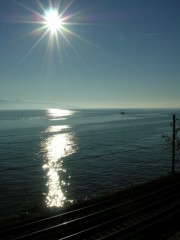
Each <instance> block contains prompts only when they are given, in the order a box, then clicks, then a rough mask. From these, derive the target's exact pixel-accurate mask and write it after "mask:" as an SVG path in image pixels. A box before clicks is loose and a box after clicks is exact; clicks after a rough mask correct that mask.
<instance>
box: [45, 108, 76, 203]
mask: <svg viewBox="0 0 180 240" xmlns="http://www.w3.org/2000/svg"><path fill="white" fill-rule="evenodd" d="M48 112H49V114H50V115H51V116H53V117H64V116H67V115H71V112H70V111H68V110H59V109H49V110H48ZM67 129H70V126H67V125H60V126H50V127H48V128H47V129H46V131H45V132H46V133H51V134H50V136H48V137H47V139H46V140H45V141H44V142H43V143H42V148H43V151H44V152H45V153H46V156H45V160H44V165H43V169H44V171H45V173H46V178H47V183H46V185H47V193H46V204H47V206H48V207H62V206H63V205H64V203H65V201H67V199H66V196H65V192H64V186H65V185H68V183H67V182H65V180H64V179H63V176H62V175H63V174H62V173H63V172H66V169H64V168H63V158H65V157H66V156H68V155H70V154H73V153H74V152H75V149H74V138H73V134H72V133H71V132H70V131H68V132H66V130H67Z"/></svg>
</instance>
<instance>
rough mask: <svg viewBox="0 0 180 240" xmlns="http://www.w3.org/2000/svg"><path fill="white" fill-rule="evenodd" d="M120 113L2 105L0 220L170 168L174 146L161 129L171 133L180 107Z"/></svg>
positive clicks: (109, 189) (108, 189) (149, 177)
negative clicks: (166, 141)
mask: <svg viewBox="0 0 180 240" xmlns="http://www.w3.org/2000/svg"><path fill="white" fill-rule="evenodd" d="M121 111H122V110H117V109H116V110H76V111H75V110H61V109H47V110H1V111H0V202H1V205H0V213H1V214H0V221H3V220H4V219H13V218H17V217H19V216H26V215H27V216H29V215H33V214H36V213H37V212H41V211H43V210H42V209H44V210H45V209H50V208H57V209H59V208H62V207H63V206H64V205H65V204H67V203H76V202H77V201H81V200H85V199H90V198H93V197H96V196H101V195H104V194H108V193H110V192H113V191H117V190H119V189H121V188H125V187H129V186H131V185H136V184H139V183H142V182H145V181H148V180H152V179H154V178H157V177H159V176H162V175H165V174H167V173H168V172H170V171H171V147H170V146H168V145H167V144H165V143H164V141H163V138H162V134H169V136H171V134H172V126H170V123H171V122H172V115H173V113H175V114H176V116H177V117H180V110H168V109H164V110H146V109H139V110H138V109H127V110H126V109H125V110H123V111H124V113H125V114H121ZM178 154H179V153H177V157H178ZM176 169H178V164H177V163H176Z"/></svg>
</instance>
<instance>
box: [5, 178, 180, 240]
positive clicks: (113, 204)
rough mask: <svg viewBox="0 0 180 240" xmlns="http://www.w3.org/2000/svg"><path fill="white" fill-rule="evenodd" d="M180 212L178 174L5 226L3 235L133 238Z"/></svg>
mask: <svg viewBox="0 0 180 240" xmlns="http://www.w3.org/2000/svg"><path fill="white" fill-rule="evenodd" d="M179 215H180V176H179V175H175V176H168V177H165V178H162V179H158V180H156V181H153V182H150V183H146V184H143V185H140V186H137V187H134V188H131V189H127V190H124V191H121V192H119V193H118V194H114V195H111V196H109V197H105V199H102V198H101V199H99V200H97V201H94V202H91V204H90V203H87V204H86V205H84V206H83V207H79V208H77V207H76V208H75V209H74V210H71V211H67V212H64V213H62V214H59V215H56V216H52V217H49V218H45V219H41V220H38V221H34V222H31V223H28V224H24V225H21V226H16V227H13V228H10V229H3V230H2V231H1V232H0V239H7V240H8V239H33V240H34V239H59V240H72V239H78V240H81V239H82V240H83V239H84V240H85V239H86V240H95V239H99V240H109V239H116V240H117V239H131V236H132V234H134V233H135V232H139V233H140V232H143V231H144V230H145V229H146V232H147V228H148V229H153V226H157V225H158V224H159V226H160V225H161V224H162V222H165V221H170V220H171V219H172V218H173V217H174V216H179ZM147 226H148V227H147ZM146 239H147V238H146ZM153 239H155V238H153Z"/></svg>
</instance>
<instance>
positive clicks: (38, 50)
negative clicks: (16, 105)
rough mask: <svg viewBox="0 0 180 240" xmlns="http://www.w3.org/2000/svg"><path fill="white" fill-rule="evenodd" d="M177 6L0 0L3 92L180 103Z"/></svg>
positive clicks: (106, 0)
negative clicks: (54, 18) (53, 15)
mask: <svg viewBox="0 0 180 240" xmlns="http://www.w3.org/2000/svg"><path fill="white" fill-rule="evenodd" d="M58 6H59V10H58V11H59V12H58V17H59V18H58V19H60V25H59V26H58V29H54V30H53V31H52V29H51V27H52V26H49V25H48V24H49V23H48V24H47V16H48V9H51V11H54V10H55V8H57V7H58ZM179 12H180V1H179V0H151V1H146V0H74V1H70V0H62V1H53V0H49V1H48V0H47V1H46V0H17V1H14V0H1V1H0V33H1V38H0V99H7V100H14V99H23V100H26V101H36V102H55V103H59V104H60V105H61V104H62V105H69V106H74V107H78V108H79V107H92V108H93V107H97V108H101V107H105V108H110V107H117V108H118V107H119V108H123V107H125V108H127V107H136V108H140V107H153V108H154V107H180V67H179V63H180V14H179Z"/></svg>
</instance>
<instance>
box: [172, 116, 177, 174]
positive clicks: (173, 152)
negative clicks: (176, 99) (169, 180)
mask: <svg viewBox="0 0 180 240" xmlns="http://www.w3.org/2000/svg"><path fill="white" fill-rule="evenodd" d="M172 127H173V134H172V174H174V169H175V156H176V116H175V114H173V125H172Z"/></svg>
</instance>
